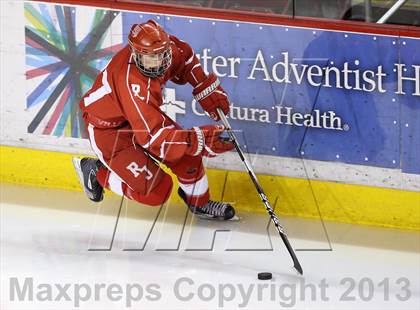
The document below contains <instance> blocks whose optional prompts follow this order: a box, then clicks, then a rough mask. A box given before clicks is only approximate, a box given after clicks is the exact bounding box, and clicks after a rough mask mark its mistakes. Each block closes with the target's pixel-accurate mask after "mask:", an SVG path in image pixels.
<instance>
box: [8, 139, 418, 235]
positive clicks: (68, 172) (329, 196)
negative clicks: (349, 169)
mask: <svg viewBox="0 0 420 310" xmlns="http://www.w3.org/2000/svg"><path fill="white" fill-rule="evenodd" d="M0 151H1V157H0V172H1V173H0V177H1V182H6V183H17V184H25V185H33V186H42V187H51V188H61V189H67V190H76V191H81V187H80V184H79V181H78V179H77V176H76V173H75V171H74V168H73V166H72V164H71V158H72V157H73V156H74V155H72V154H65V153H57V152H49V151H41V150H31V149H23V148H15V147H5V146H1V147H0ZM207 172H208V177H209V186H210V191H211V195H212V197H213V198H215V199H220V198H221V196H222V195H223V199H224V200H225V201H230V202H234V205H235V207H236V208H237V209H238V211H239V213H240V212H241V211H251V212H258V213H264V212H266V211H265V209H264V206H263V205H262V203H261V201H260V198H259V196H258V194H257V192H256V191H255V188H254V187H253V185H252V182H251V180H250V179H249V175H248V174H247V173H245V172H238V171H224V170H217V169H208V170H207ZM258 177H259V180H260V181H261V184H262V186H263V188H264V190H265V192H266V194H267V196H268V198H269V200H270V202H271V204H272V205H273V206H274V207H275V210H276V211H277V212H278V213H279V214H281V215H291V216H299V217H306V218H313V219H318V220H321V219H322V220H330V221H340V222H347V223H355V224H366V225H376V226H383V227H391V228H400V229H409V230H417V231H418V230H420V224H419V223H420V208H419V205H420V193H419V192H413V191H404V190H394V189H386V188H379V187H369V186H361V185H351V184H340V183H335V182H323V181H317V180H305V179H299V178H290V177H283V176H272V175H258ZM172 178H173V180H174V182H176V181H175V178H174V176H172ZM110 194H112V193H107V195H110ZM105 199H106V198H105ZM170 199H173V200H176V201H178V202H179V203H180V204H181V201H180V200H179V198H178V196H177V195H176V191H173V193H172V195H171V197H170Z"/></svg>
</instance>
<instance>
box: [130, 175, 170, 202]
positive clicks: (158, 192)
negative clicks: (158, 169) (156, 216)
mask: <svg viewBox="0 0 420 310" xmlns="http://www.w3.org/2000/svg"><path fill="white" fill-rule="evenodd" d="M172 186H173V182H172V178H171V177H170V176H169V175H168V174H166V173H165V174H163V175H162V176H161V177H160V178H159V181H158V182H156V183H155V184H154V186H153V188H152V189H149V190H148V191H147V192H145V191H144V189H141V190H139V191H136V190H135V189H134V188H133V191H132V192H131V193H130V194H129V195H128V197H129V198H131V199H134V200H136V201H137V202H140V203H142V204H146V205H149V206H160V205H162V204H164V203H165V202H166V201H167V200H168V198H169V196H170V195H171V192H172Z"/></svg>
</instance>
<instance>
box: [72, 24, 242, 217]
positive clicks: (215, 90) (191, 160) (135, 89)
mask: <svg viewBox="0 0 420 310" xmlns="http://www.w3.org/2000/svg"><path fill="white" fill-rule="evenodd" d="M168 80H171V81H173V82H174V83H177V84H186V83H189V84H191V85H192V87H193V96H194V98H195V99H196V100H197V101H198V102H200V104H201V106H202V107H203V109H204V110H205V111H206V112H207V113H208V114H209V115H210V116H211V117H212V118H213V119H214V120H218V119H219V117H218V114H217V113H216V111H217V110H216V109H217V108H220V109H221V110H222V111H223V112H224V113H225V114H227V113H228V112H229V101H228V97H227V95H226V93H225V92H224V90H223V88H222V87H221V86H220V82H219V80H218V79H217V77H216V76H215V75H214V74H212V73H211V74H209V75H208V76H207V75H206V74H205V73H204V71H203V69H202V67H201V65H200V63H199V60H198V58H197V57H196V56H195V54H194V52H193V50H192V48H191V47H190V46H189V45H188V44H187V43H186V42H184V41H181V40H180V39H178V38H177V37H175V36H173V35H168V34H167V33H166V32H165V31H164V30H163V28H162V27H161V26H160V25H159V24H158V23H156V22H155V21H153V20H149V21H148V22H146V23H143V24H136V25H133V26H132V28H131V31H130V33H129V35H128V45H127V46H125V47H124V48H123V49H122V50H121V51H119V52H118V53H117V54H116V55H115V56H114V57H113V58H112V60H111V61H110V63H109V64H108V65H107V67H106V68H105V69H104V70H103V71H102V72H101V73H100V74H99V76H98V77H97V79H96V81H95V82H94V84H93V86H92V88H91V89H90V90H89V91H88V92H87V93H86V94H85V95H84V97H83V98H82V100H81V102H80V109H81V111H82V113H83V119H84V121H85V124H86V128H87V131H88V134H89V139H90V143H91V146H92V149H93V151H94V152H95V154H96V155H97V157H98V158H99V159H93V158H83V159H81V160H80V159H78V158H74V159H73V163H74V165H75V167H76V170H77V172H78V175H79V178H80V181H81V184H82V186H83V187H84V190H85V192H86V194H87V195H88V196H89V198H90V199H91V200H93V201H95V202H99V201H101V200H102V199H103V188H107V189H110V190H111V191H113V192H115V193H117V194H119V195H123V196H125V197H127V198H129V199H132V200H136V201H138V202H140V203H143V204H147V205H151V206H157V205H161V204H163V203H164V202H165V201H166V200H167V199H168V197H169V196H170V194H171V191H172V179H171V177H170V176H169V175H168V174H167V173H165V172H164V171H163V170H162V169H161V168H160V167H159V165H158V162H162V163H164V164H165V165H166V166H167V167H169V168H170V169H171V171H172V172H173V173H174V174H175V175H176V176H177V178H178V183H179V188H178V194H179V195H180V197H181V198H182V199H183V201H185V203H186V204H187V206H188V208H189V209H190V210H191V211H192V212H193V213H195V214H197V215H199V216H200V217H206V218H214V219H222V220H228V219H232V218H233V217H234V215H235V210H234V208H233V207H232V206H231V205H230V204H228V203H225V202H218V201H213V200H210V195H209V188H208V181H207V176H206V173H205V170H204V167H203V156H207V157H213V156H217V155H219V154H221V153H224V152H227V151H229V150H232V149H233V148H234V145H233V144H232V143H231V142H229V141H228V142H226V141H224V140H223V139H222V138H221V137H220V135H221V133H222V132H223V130H224V127H223V126H222V125H207V126H200V127H193V128H192V129H187V130H185V129H182V128H181V126H180V125H179V124H177V123H176V122H174V121H172V120H171V119H170V118H169V117H168V116H167V115H166V114H165V113H163V112H162V111H161V110H160V108H159V107H160V105H161V104H162V89H163V88H164V86H165V83H166V82H167V81H168Z"/></svg>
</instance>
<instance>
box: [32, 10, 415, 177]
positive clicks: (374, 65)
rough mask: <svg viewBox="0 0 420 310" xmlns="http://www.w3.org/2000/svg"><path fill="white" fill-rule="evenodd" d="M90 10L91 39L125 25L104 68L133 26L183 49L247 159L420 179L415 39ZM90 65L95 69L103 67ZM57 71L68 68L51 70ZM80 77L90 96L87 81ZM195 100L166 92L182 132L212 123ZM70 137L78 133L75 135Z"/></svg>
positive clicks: (106, 51)
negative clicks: (390, 171)
mask: <svg viewBox="0 0 420 310" xmlns="http://www.w3.org/2000/svg"><path fill="white" fill-rule="evenodd" d="M42 6H43V5H42V4H40V5H39V8H37V7H35V6H34V5H29V4H26V5H25V8H26V9H27V10H29V11H31V12H33V15H34V16H45V14H47V13H46V10H45V9H44V10H42V9H41V8H42ZM55 10H56V11H57V12H61V11H60V10H61V6H55ZM75 10H76V9H75ZM77 10H81V8H77ZM96 11H97V13H95V15H94V16H93V20H94V23H93V24H92V25H93V26H92V31H93V32H95V31H97V28H98V27H97V26H96V25H102V27H103V28H104V29H105V30H106V29H107V27H110V25H111V23H112V21H113V20H114V19H115V18H116V17H117V15H118V17H119V18H121V27H122V37H121V38H119V39H118V40H116V42H111V43H109V44H108V46H99V45H92V46H91V47H92V54H94V53H99V54H101V53H102V54H103V55H104V56H103V57H106V59H109V57H110V55H112V53H113V52H114V51H115V48H116V47H121V46H123V45H124V44H126V43H127V39H126V37H127V34H128V32H129V30H130V28H131V25H132V24H134V23H141V22H145V21H147V20H148V19H155V20H156V21H157V22H159V23H160V24H161V25H162V26H163V27H164V28H165V29H166V30H167V32H168V33H171V34H174V35H176V36H177V37H179V38H180V39H182V40H184V41H187V42H188V43H189V44H190V45H191V46H192V47H193V48H194V50H195V52H196V54H197V56H198V57H199V58H200V62H201V64H202V66H203V68H204V70H205V71H207V72H214V73H215V74H216V75H217V76H218V77H219V79H220V80H221V82H222V86H223V88H224V89H225V90H226V92H227V93H228V94H229V97H230V100H231V103H232V109H231V112H230V115H229V118H230V120H231V122H232V126H233V127H234V128H235V129H238V130H241V133H240V134H239V138H240V140H241V141H240V142H241V143H242V144H243V145H244V146H245V147H246V150H247V151H248V152H250V153H258V154H265V155H272V156H286V157H295V158H305V159H315V160H323V161H337V162H343V163H350V164H359V165H367V166H376V167H384V168H395V169H402V171H403V172H407V173H415V174H420V164H419V163H420V154H419V149H420V125H419V124H420V53H419V50H420V40H418V39H413V38H401V37H395V36H385V35H374V34H359V33H351V32H339V31H327V30H319V29H309V28H297V27H290V26H288V27H286V26H278V25H260V24H253V23H244V22H234V21H220V20H211V19H203V18H189V17H179V16H164V15H156V14H153V15H152V14H144V13H139V12H118V11H113V14H108V13H106V11H104V10H96ZM34 12H35V13H36V12H38V13H37V14H35V13H34ZM67 13H68V14H66V9H63V12H62V13H60V14H58V15H57V16H55V17H58V19H59V20H61V24H63V27H64V25H67V27H68V25H69V24H71V22H75V20H77V19H75V18H74V17H71V16H73V15H72V14H77V12H76V13H74V12H73V13H72V14H70V13H69V12H67ZM101 14H102V15H101ZM66 18H69V19H71V22H70V21H67V19H66ZM101 18H102V19H103V20H101ZM62 19H64V20H66V21H67V23H64V22H63V21H62ZM105 19H107V20H105ZM28 27H29V26H27V29H28ZM29 30H31V29H30V27H29ZM27 32H28V33H29V36H28V35H27V45H28V50H27V53H28V55H29V56H27V59H28V57H29V59H33V57H31V56H30V53H31V51H34V50H36V49H37V48H38V47H39V42H35V43H34V40H33V39H34V38H35V36H34V35H33V34H32V33H31V32H29V31H27ZM32 32H35V33H36V31H32ZM86 40H88V39H86ZM86 40H85V41H81V42H76V43H75V44H76V49H77V46H78V44H82V45H84V46H85V45H86V44H87V43H86ZM98 43H101V44H103V43H102V41H99V42H98ZM87 45H88V46H89V44H87ZM93 47H94V48H93ZM95 49H96V50H95ZM91 58H92V56H91ZM38 60H39V58H38ZM36 65H37V66H41V64H39V63H37V64H36ZM46 65H49V66H50V67H51V66H53V65H52V64H51V63H48V64H46ZM78 65H80V64H78ZM89 65H92V66H94V67H95V68H96V70H101V69H102V68H101V66H103V62H100V61H98V60H97V61H96V62H95V63H93V64H92V63H90V64H89ZM32 70H34V69H32ZM56 70H64V68H63V67H62V66H60V64H57V65H56ZM91 73H92V72H91ZM84 78H85V83H84V89H86V88H87V87H86V84H87V83H88V82H90V83H91V81H90V80H89V79H91V77H89V76H87V77H86V76H85V77H84ZM86 81H87V82H86ZM51 92H52V90H51ZM63 92H64V95H66V96H67V97H69V98H70V97H71V96H70V95H71V87H70V89H69V90H68V91H67V92H68V93H67V94H66V90H65V89H64V91H63ZM191 92H192V89H191V86H188V85H185V86H179V85H175V84H173V83H168V84H167V88H166V90H165V101H164V102H165V105H164V106H163V109H165V111H167V113H168V114H169V115H171V116H172V117H173V118H175V119H176V121H177V122H179V123H180V124H182V125H183V126H184V127H185V128H189V127H192V126H195V125H201V124H205V123H211V122H212V121H211V120H210V119H209V118H208V117H207V116H206V115H205V114H204V113H203V111H202V109H201V108H200V106H199V104H198V103H197V102H195V101H194V100H193V98H192V95H191ZM56 95H57V96H56V97H57V100H59V97H58V94H56ZM64 95H63V96H64ZM46 97H48V96H47V95H45V94H44V95H43V98H46ZM35 101H36V100H34V98H33V96H32V97H28V104H29V103H31V104H32V103H33V102H35ZM68 110H69V109H68ZM69 111H72V110H71V109H70V110H69ZM54 128H55V127H54ZM54 132H55V133H58V134H59V135H60V134H63V130H61V131H58V130H57V129H56V128H55V129H54V130H53V128H51V129H50V130H49V131H48V130H44V134H54ZM73 132H74V133H76V134H77V133H78V130H76V129H73ZM72 136H75V135H72ZM76 136H77V135H76ZM78 136H82V134H81V133H80V134H79V135H78Z"/></svg>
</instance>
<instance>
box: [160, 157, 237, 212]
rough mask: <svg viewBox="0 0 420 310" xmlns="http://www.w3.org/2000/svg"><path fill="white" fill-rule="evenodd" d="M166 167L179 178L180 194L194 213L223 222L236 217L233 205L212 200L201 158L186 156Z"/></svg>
mask: <svg viewBox="0 0 420 310" xmlns="http://www.w3.org/2000/svg"><path fill="white" fill-rule="evenodd" d="M166 165H167V166H168V167H169V168H170V169H171V170H172V172H173V173H174V174H175V175H176V176H177V177H178V183H179V188H178V194H179V196H180V197H181V198H182V199H183V200H184V202H185V203H186V204H187V206H188V208H189V209H190V210H191V211H192V212H193V213H195V214H197V215H199V216H200V217H204V218H214V219H223V220H229V219H232V218H233V217H234V216H235V209H234V208H233V207H232V205H230V204H229V203H226V202H219V201H214V200H211V199H210V194H209V185H208V180H207V175H206V172H205V169H204V166H203V161H202V158H201V157H200V156H195V157H193V156H184V157H183V158H182V160H181V161H179V162H177V163H175V164H171V163H166Z"/></svg>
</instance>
